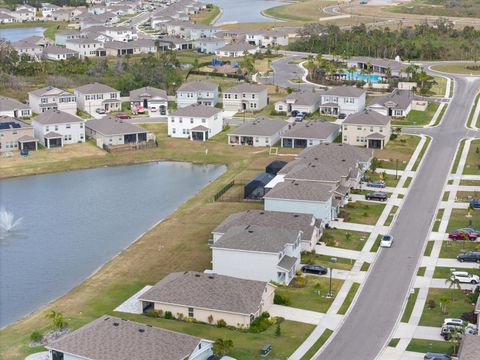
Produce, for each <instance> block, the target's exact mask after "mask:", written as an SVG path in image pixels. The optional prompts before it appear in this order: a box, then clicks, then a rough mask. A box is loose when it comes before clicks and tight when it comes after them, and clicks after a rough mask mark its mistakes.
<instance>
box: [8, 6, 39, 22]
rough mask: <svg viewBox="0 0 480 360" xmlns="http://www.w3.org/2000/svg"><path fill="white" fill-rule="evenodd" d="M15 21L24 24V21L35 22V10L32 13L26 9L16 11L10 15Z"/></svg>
mask: <svg viewBox="0 0 480 360" xmlns="http://www.w3.org/2000/svg"><path fill="white" fill-rule="evenodd" d="M11 16H13V17H14V18H15V19H17V21H19V22H26V21H35V17H36V10H35V11H34V12H32V11H30V10H27V9H19V8H18V7H17V9H16V10H15V11H13V12H12V13H11Z"/></svg>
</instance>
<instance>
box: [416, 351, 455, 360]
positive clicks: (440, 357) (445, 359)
mask: <svg viewBox="0 0 480 360" xmlns="http://www.w3.org/2000/svg"><path fill="white" fill-rule="evenodd" d="M423 360H452V358H451V356H449V355H447V354H443V353H437V352H428V353H426V354H425V356H424V357H423Z"/></svg>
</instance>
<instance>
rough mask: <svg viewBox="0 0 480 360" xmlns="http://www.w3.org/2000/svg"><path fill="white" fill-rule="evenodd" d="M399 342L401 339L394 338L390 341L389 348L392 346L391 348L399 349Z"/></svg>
mask: <svg viewBox="0 0 480 360" xmlns="http://www.w3.org/2000/svg"><path fill="white" fill-rule="evenodd" d="M399 341H400V339H399V338H393V339H392V340H390V342H389V343H388V346H390V347H397V345H398V342H399Z"/></svg>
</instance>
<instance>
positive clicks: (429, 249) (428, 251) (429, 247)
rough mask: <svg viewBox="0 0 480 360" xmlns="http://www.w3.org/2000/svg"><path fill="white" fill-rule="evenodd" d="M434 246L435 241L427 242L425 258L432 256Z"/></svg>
mask: <svg viewBox="0 0 480 360" xmlns="http://www.w3.org/2000/svg"><path fill="white" fill-rule="evenodd" d="M433 245H435V241H429V242H427V246H426V247H425V252H424V253H423V256H430V255H431V254H432V249H433Z"/></svg>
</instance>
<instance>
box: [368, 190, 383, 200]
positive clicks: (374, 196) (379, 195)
mask: <svg viewBox="0 0 480 360" xmlns="http://www.w3.org/2000/svg"><path fill="white" fill-rule="evenodd" d="M365 199H366V200H376V201H387V200H388V195H387V193H386V192H383V191H372V192H369V193H368V194H366V195H365Z"/></svg>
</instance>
